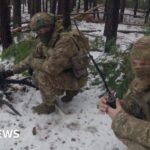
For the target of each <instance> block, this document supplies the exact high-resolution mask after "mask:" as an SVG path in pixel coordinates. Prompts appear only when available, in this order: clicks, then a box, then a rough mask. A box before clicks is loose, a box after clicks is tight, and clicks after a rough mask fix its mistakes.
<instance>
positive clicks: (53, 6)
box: [50, 0, 58, 14]
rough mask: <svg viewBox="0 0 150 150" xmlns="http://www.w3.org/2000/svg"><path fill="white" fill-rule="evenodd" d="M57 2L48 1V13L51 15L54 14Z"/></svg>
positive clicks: (55, 0) (54, 0) (53, 0)
mask: <svg viewBox="0 0 150 150" xmlns="http://www.w3.org/2000/svg"><path fill="white" fill-rule="evenodd" d="M57 2H58V1H57V0H51V1H50V12H51V13H53V14H56V4H57Z"/></svg>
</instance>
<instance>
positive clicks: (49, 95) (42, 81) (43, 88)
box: [34, 73, 79, 106]
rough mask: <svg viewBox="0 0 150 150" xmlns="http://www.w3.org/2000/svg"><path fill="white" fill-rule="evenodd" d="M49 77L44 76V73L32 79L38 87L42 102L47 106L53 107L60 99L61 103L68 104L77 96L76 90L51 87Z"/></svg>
mask: <svg viewBox="0 0 150 150" xmlns="http://www.w3.org/2000/svg"><path fill="white" fill-rule="evenodd" d="M48 78H49V76H47V75H45V74H44V73H40V74H39V75H38V76H35V77H34V82H35V84H36V85H37V86H38V87H39V90H40V92H41V96H42V101H43V103H45V104H46V105H48V106H52V105H55V102H56V100H58V99H59V98H60V96H61V97H62V96H63V94H64V93H66V95H65V96H63V97H62V98H61V99H62V101H63V102H69V101H70V100H71V99H72V98H73V97H74V96H75V95H77V94H78V92H79V91H78V90H73V91H70V90H66V89H58V88H55V87H54V86H52V84H50V82H49V81H48Z"/></svg>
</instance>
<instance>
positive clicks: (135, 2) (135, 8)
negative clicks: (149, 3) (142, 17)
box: [134, 0, 139, 17]
mask: <svg viewBox="0 0 150 150" xmlns="http://www.w3.org/2000/svg"><path fill="white" fill-rule="evenodd" d="M138 5H139V1H138V0H134V17H136V14H137V9H138Z"/></svg>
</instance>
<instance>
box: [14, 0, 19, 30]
mask: <svg viewBox="0 0 150 150" xmlns="http://www.w3.org/2000/svg"><path fill="white" fill-rule="evenodd" d="M13 6H14V7H13V27H14V28H16V27H20V26H21V0H13Z"/></svg>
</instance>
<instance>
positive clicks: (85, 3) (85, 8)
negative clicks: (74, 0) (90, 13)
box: [84, 0, 88, 12]
mask: <svg viewBox="0 0 150 150" xmlns="http://www.w3.org/2000/svg"><path fill="white" fill-rule="evenodd" d="M87 10H88V0H84V12H86V11H87Z"/></svg>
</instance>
